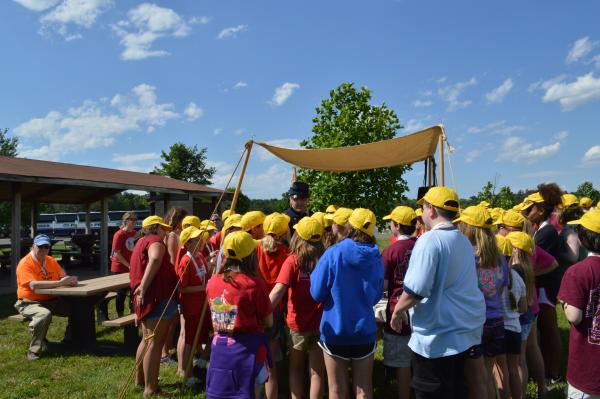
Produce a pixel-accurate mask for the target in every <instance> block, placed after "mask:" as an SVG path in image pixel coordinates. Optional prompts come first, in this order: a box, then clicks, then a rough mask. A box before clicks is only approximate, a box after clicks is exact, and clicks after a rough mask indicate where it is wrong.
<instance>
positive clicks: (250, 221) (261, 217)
mask: <svg viewBox="0 0 600 399" xmlns="http://www.w3.org/2000/svg"><path fill="white" fill-rule="evenodd" d="M264 221H265V214H264V213H262V212H261V211H250V212H246V213H245V214H244V215H243V216H242V230H243V231H245V232H247V233H249V234H250V235H251V236H252V238H254V239H255V240H260V239H262V238H263V237H264V236H265V230H264V228H263V223H264Z"/></svg>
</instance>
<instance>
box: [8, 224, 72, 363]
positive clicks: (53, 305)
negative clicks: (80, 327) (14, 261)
mask: <svg viewBox="0 0 600 399" xmlns="http://www.w3.org/2000/svg"><path fill="white" fill-rule="evenodd" d="M48 251H50V238H48V236H47V235H45V234H39V235H37V236H36V237H35V238H34V239H33V246H32V247H31V252H30V253H28V254H27V255H25V256H24V257H23V259H21V261H20V262H19V264H18V266H17V298H18V300H17V303H15V308H16V309H17V311H18V312H19V313H20V314H21V315H23V316H25V317H26V318H28V319H30V320H31V322H30V323H29V330H30V331H31V334H32V338H31V343H30V344H29V351H28V352H27V359H29V360H36V359H38V358H39V357H40V354H41V353H42V351H43V350H44V349H45V348H46V343H45V341H46V333H47V332H48V327H49V326H50V322H51V321H52V315H53V314H54V315H57V316H68V315H69V306H68V303H67V302H65V301H64V300H62V299H61V298H57V297H54V296H52V295H44V294H37V293H36V292H35V290H36V289H38V288H56V287H64V286H75V285H77V277H75V276H67V274H66V273H65V271H64V270H63V269H62V268H61V267H60V265H59V264H58V262H57V261H56V260H55V259H54V258H53V257H51V256H49V255H48ZM68 331H69V326H67V330H66V331H65V337H67V335H68Z"/></svg>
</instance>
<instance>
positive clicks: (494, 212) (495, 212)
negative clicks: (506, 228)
mask: <svg viewBox="0 0 600 399" xmlns="http://www.w3.org/2000/svg"><path fill="white" fill-rule="evenodd" d="M488 212H489V213H490V215H491V216H492V219H494V224H498V223H495V222H497V221H498V220H500V218H501V217H502V214H503V213H504V212H506V211H505V210H504V209H502V208H488Z"/></svg>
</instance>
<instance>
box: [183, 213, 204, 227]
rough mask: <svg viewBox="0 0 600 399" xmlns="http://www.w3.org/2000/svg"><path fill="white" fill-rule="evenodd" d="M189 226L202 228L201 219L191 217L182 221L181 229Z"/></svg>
mask: <svg viewBox="0 0 600 399" xmlns="http://www.w3.org/2000/svg"><path fill="white" fill-rule="evenodd" d="M188 226H194V227H196V228H200V218H199V217H198V216H194V215H189V216H186V217H184V218H183V220H182V221H181V227H183V228H184V229H185V228H186V227H188Z"/></svg>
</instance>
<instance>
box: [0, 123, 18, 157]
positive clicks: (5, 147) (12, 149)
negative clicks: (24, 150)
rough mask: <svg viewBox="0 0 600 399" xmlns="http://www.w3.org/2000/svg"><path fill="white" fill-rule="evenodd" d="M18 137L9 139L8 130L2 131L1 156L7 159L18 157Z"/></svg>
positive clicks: (0, 132)
mask: <svg viewBox="0 0 600 399" xmlns="http://www.w3.org/2000/svg"><path fill="white" fill-rule="evenodd" d="M18 145H19V138H18V137H8V129H0V155H2V156H5V157H16V156H17V154H18V152H17V147H18Z"/></svg>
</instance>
